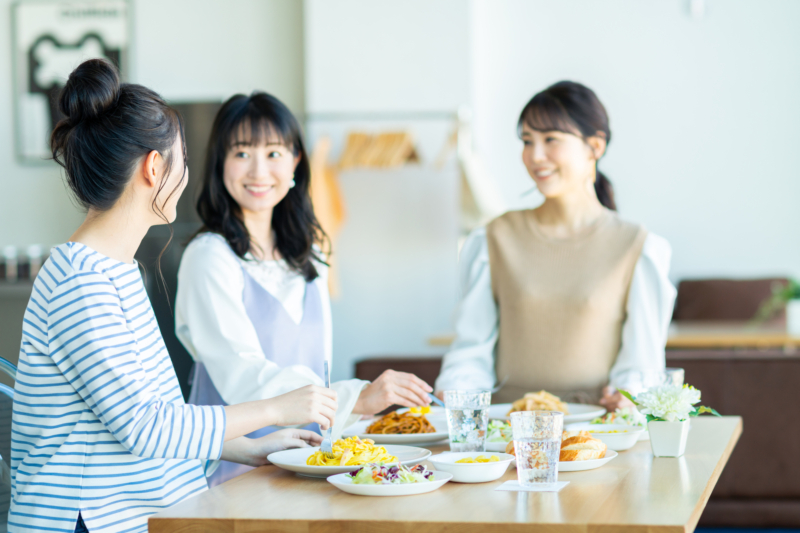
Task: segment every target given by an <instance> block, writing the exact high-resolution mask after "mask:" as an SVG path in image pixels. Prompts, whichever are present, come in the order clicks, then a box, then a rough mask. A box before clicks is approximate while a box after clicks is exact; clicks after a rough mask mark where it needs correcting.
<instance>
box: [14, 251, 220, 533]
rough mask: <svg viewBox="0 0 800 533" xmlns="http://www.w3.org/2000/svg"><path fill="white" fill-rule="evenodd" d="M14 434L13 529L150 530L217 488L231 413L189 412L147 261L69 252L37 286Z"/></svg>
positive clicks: (49, 265) (59, 255) (51, 263)
mask: <svg viewBox="0 0 800 533" xmlns="http://www.w3.org/2000/svg"><path fill="white" fill-rule="evenodd" d="M15 389H16V394H15V399H14V408H13V415H12V428H11V439H12V440H11V474H12V489H11V494H12V501H11V510H10V513H9V531H11V532H16V531H19V532H22V531H63V532H65V533H73V531H74V530H75V523H76V521H77V518H78V513H79V512H80V514H81V515H82V516H83V520H84V521H85V523H86V526H87V527H88V529H89V531H91V532H92V533H98V532H101V531H113V532H128V531H147V517H148V516H149V515H151V514H153V513H156V512H158V511H159V510H161V509H164V508H165V507H169V506H171V505H174V504H175V503H177V502H179V501H181V500H183V499H185V498H187V497H188V496H190V495H192V494H196V493H198V492H200V491H203V490H205V489H206V487H207V485H206V480H205V475H204V470H203V468H204V466H207V465H209V463H210V462H209V461H208V460H209V459H219V457H220V455H221V454H222V443H223V441H224V435H225V411H224V409H223V408H222V407H220V406H195V405H186V404H184V401H183V397H182V396H181V391H180V387H179V385H178V380H177V378H176V376H175V371H174V369H173V367H172V363H171V361H170V359H169V355H168V354H167V350H166V347H165V346H164V341H163V340H162V338H161V332H160V331H159V329H158V324H157V322H156V318H155V315H154V314H153V309H152V307H151V306H150V300H149V299H148V298H147V293H146V292H145V289H144V284H143V283H142V277H141V274H140V273H139V268H138V265H137V264H129V263H122V262H119V261H115V260H113V259H110V258H108V257H105V256H103V255H100V254H99V253H97V252H95V251H93V250H91V249H90V248H88V247H86V246H84V245H82V244H78V243H67V244H62V245H61V246H58V247H57V248H54V249H53V251H52V254H51V256H50V259H48V260H47V262H46V263H45V265H44V267H43V268H42V270H41V271H40V273H39V275H38V276H37V278H36V281H35V283H34V285H33V293H32V295H31V299H30V301H29V302H28V308H27V310H26V312H25V318H24V322H23V326H22V346H21V349H20V356H19V371H18V374H17V381H16V386H15Z"/></svg>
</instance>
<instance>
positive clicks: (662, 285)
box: [436, 81, 675, 410]
mask: <svg viewBox="0 0 800 533" xmlns="http://www.w3.org/2000/svg"><path fill="white" fill-rule="evenodd" d="M517 129H518V133H519V136H520V138H521V139H522V142H523V149H522V160H523V163H524V164H525V167H526V169H527V171H528V174H529V175H530V177H531V178H532V179H533V181H534V183H535V184H536V187H537V188H538V189H539V192H540V193H541V194H542V195H543V196H544V202H543V203H542V204H541V205H540V206H539V207H537V208H535V209H528V210H523V211H512V212H508V213H506V214H504V215H502V216H500V217H498V218H496V219H495V220H493V221H492V222H490V223H489V224H488V225H487V226H486V228H480V229H478V230H476V231H475V232H473V234H472V235H471V236H470V238H469V239H468V240H467V242H466V243H465V244H464V247H463V251H462V253H461V265H462V266H461V268H462V277H461V279H462V280H464V286H463V291H462V295H463V296H462V300H461V303H460V306H459V309H458V316H457V319H456V331H457V338H456V340H455V342H454V343H453V345H452V346H451V348H450V351H449V353H448V354H447V355H446V356H445V359H444V364H443V366H442V372H441V374H440V375H439V378H438V379H437V381H436V388H437V390H446V389H452V388H491V387H492V386H493V384H494V383H495V380H496V379H498V380H501V381H507V383H506V385H505V386H504V387H503V389H502V390H501V391H500V392H499V393H497V394H495V395H494V398H495V399H496V400H498V401H513V400H516V399H518V398H521V397H522V396H523V395H524V394H525V393H527V392H534V391H538V390H541V389H544V390H547V391H549V392H551V393H555V394H557V395H559V396H561V397H562V400H565V401H572V402H575V401H577V402H582V403H586V402H591V403H595V402H598V401H600V402H601V403H602V404H603V405H605V406H606V407H607V408H608V409H609V410H614V408H616V407H617V406H619V405H624V403H625V401H624V399H623V398H622V397H621V395H620V394H619V393H618V392H616V391H614V390H613V388H611V387H614V388H631V387H635V386H636V383H637V382H639V381H641V379H642V376H645V375H646V374H647V373H648V372H650V371H656V372H657V371H659V370H663V369H664V365H665V359H664V346H665V344H666V334H667V326H668V324H669V320H670V315H671V314H672V305H673V303H674V299H675V289H674V287H673V286H672V284H671V283H670V281H669V279H668V277H667V274H668V271H669V262H670V256H671V250H670V246H669V243H667V241H665V240H664V239H663V238H661V237H658V236H657V235H654V234H652V233H648V232H647V231H646V230H645V229H644V228H643V227H642V226H640V225H638V224H634V223H631V222H627V221H624V220H623V219H621V218H620V217H619V216H618V215H617V213H616V203H615V200H614V192H613V189H612V187H611V182H610V181H609V180H608V178H606V176H604V175H603V173H601V172H600V171H599V170H598V169H597V163H598V161H599V160H600V158H601V157H602V156H603V155H604V154H605V152H606V148H607V146H608V143H609V142H610V141H611V130H610V128H609V121H608V115H607V114H606V110H605V108H604V107H603V104H602V103H601V102H600V100H599V99H598V98H597V96H596V95H595V93H594V92H593V91H592V90H591V89H589V88H587V87H585V86H583V85H581V84H578V83H574V82H569V81H562V82H559V83H556V84H555V85H552V86H550V87H548V88H547V89H545V90H544V91H542V92H540V93H538V94H536V95H535V96H534V97H533V98H532V99H531V100H530V101H529V102H528V104H527V105H526V106H525V108H524V109H523V110H522V113H521V114H520V117H519V122H518V124H517ZM607 385H611V387H606V386H607Z"/></svg>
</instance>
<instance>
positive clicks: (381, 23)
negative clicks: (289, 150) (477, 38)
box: [305, 0, 471, 112]
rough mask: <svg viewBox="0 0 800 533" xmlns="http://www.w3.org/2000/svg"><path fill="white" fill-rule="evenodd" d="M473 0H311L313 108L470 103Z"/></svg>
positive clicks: (309, 100) (309, 102)
mask: <svg viewBox="0 0 800 533" xmlns="http://www.w3.org/2000/svg"><path fill="white" fill-rule="evenodd" d="M470 4H471V2H469V1H467V0H437V1H436V2H431V1H429V0H403V1H402V2H397V1H395V0H335V1H331V0H305V6H306V7H305V35H306V44H305V46H306V108H307V110H308V111H309V112H320V111H324V112H353V111H447V110H452V111H456V110H457V109H458V106H459V105H462V104H466V103H468V102H469V89H470V87H469V71H470V62H469V53H468V52H469V42H470V41H469V39H470V35H469V20H470V18H469V17H470V8H471V5H470Z"/></svg>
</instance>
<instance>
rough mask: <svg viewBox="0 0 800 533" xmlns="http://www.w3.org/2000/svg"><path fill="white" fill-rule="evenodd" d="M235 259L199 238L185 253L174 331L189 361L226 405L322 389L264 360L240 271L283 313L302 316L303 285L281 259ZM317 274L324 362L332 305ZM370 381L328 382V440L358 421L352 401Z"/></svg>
mask: <svg viewBox="0 0 800 533" xmlns="http://www.w3.org/2000/svg"><path fill="white" fill-rule="evenodd" d="M246 259H248V260H242V259H240V258H239V257H237V256H236V255H235V254H234V253H233V251H232V250H231V249H230V247H229V245H228V243H227V242H226V241H225V239H224V238H223V237H222V236H220V235H217V234H212V233H206V234H203V235H200V236H198V237H196V238H195V239H194V240H193V241H192V242H191V243H190V244H189V246H188V247H187V248H186V251H185V252H184V254H183V258H182V260H181V265H180V268H179V270H178V295H177V297H176V303H175V333H176V334H177V336H178V339H180V341H181V342H182V343H183V345H184V346H185V347H186V349H187V351H188V352H189V354H191V356H192V358H193V359H194V360H195V361H196V362H198V363H203V365H205V367H206V370H207V371H208V374H209V376H210V377H211V380H212V381H213V382H214V386H215V387H216V389H217V391H218V392H219V394H220V396H221V397H222V398H223V400H225V402H226V403H228V404H236V403H241V402H247V401H253V400H261V399H266V398H272V397H275V396H279V395H281V394H285V393H287V392H290V391H293V390H295V389H298V388H300V387H304V386H306V385H311V384H314V385H319V386H324V383H323V381H322V379H321V378H320V377H319V376H318V375H317V374H316V373H315V372H314V371H313V370H312V369H311V368H309V367H307V366H305V365H293V366H289V367H280V366H278V365H277V364H275V363H274V362H272V361H270V360H269V359H267V358H266V357H265V355H264V353H263V351H262V349H261V344H260V342H259V340H258V335H257V334H256V330H255V327H254V326H253V323H252V322H251V321H250V319H249V317H248V315H247V311H246V309H245V306H244V302H243V300H242V292H243V290H244V274H243V272H242V268H244V269H246V270H247V273H248V274H250V275H251V276H252V277H253V278H254V279H255V280H256V282H258V283H259V285H261V286H262V287H263V288H264V289H265V290H267V291H268V292H269V293H270V294H271V295H272V296H274V297H275V298H276V299H277V300H278V301H280V302H281V304H282V305H283V307H284V308H285V309H286V311H287V313H288V314H289V316H290V317H291V318H292V319H293V320H294V321H295V322H296V323H299V322H300V321H301V320H302V318H303V300H304V297H305V290H306V281H305V279H304V278H303V277H302V276H301V275H300V274H298V273H297V272H295V271H293V270H291V269H289V268H288V266H287V265H286V263H285V261H257V260H253V258H252V256H250V254H248V255H247V256H246ZM315 266H316V267H317V271H318V272H319V274H320V276H319V277H318V278H317V279H316V280H314V281H313V282H312V283H315V284H316V285H317V288H318V290H319V294H320V298H321V300H322V301H321V304H322V312H323V324H324V326H323V327H324V332H323V333H324V346H325V358H326V359H327V360H328V361H329V362H330V361H331V356H332V333H331V330H332V328H331V306H330V295H329V292H328V284H327V267H326V266H325V265H324V264H316V265H315ZM368 384H369V382H367V381H362V380H358V379H351V380H346V381H339V382H336V383H332V384H331V388H332V389H334V390H335V391H336V392H337V395H338V401H339V410H338V411H337V413H336V421H335V424H334V427H333V433H334V436H335V437H336V436H338V435H341V432H342V430H343V429H344V428H345V427H347V426H348V425H350V424H352V423H354V422H356V421H357V420H358V418H359V417H358V415H353V413H352V411H353V408H354V407H355V404H356V401H357V400H358V396H359V395H360V394H361V391H362V390H363V389H364V387H366V386H367V385H368Z"/></svg>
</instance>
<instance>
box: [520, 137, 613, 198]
mask: <svg viewBox="0 0 800 533" xmlns="http://www.w3.org/2000/svg"><path fill="white" fill-rule="evenodd" d="M521 137H522V142H523V145H524V146H523V149H522V162H523V163H524V164H525V167H526V168H527V169H528V174H529V175H530V176H531V178H533V181H534V182H535V183H536V187H537V188H538V189H539V192H541V193H542V195H544V197H545V198H556V197H559V196H562V195H564V194H570V193H574V192H577V191H588V190H592V184H593V182H594V179H595V174H596V168H597V166H596V165H597V159H598V158H599V157H600V156H601V155H602V151H603V150H604V149H605V143H604V142H602V147H600V146H595V145H598V142H597V141H602V140H601V139H598V138H595V137H593V138H590V139H589V140H584V139H583V138H582V137H580V136H579V135H575V134H571V133H564V132H562V131H539V130H534V129H532V128H531V127H530V126H528V125H527V124H524V123H523V125H522V134H521ZM592 141H594V142H592ZM598 149H599V150H598ZM598 152H599V153H598Z"/></svg>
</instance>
